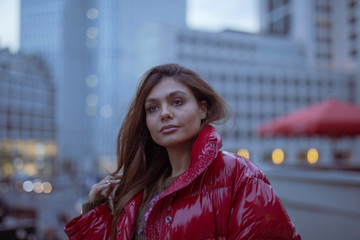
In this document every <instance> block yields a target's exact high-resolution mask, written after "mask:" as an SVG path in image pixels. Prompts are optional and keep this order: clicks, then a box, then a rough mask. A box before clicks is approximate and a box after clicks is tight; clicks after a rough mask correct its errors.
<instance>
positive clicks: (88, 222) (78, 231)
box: [64, 204, 111, 240]
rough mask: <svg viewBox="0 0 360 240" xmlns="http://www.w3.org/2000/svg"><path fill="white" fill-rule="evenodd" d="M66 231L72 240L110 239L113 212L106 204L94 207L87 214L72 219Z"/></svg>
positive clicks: (66, 226)
mask: <svg viewBox="0 0 360 240" xmlns="http://www.w3.org/2000/svg"><path fill="white" fill-rule="evenodd" d="M64 231H65V233H66V235H67V236H68V237H69V239H70V240H79V239H94V240H95V239H96V240H101V239H109V238H110V234H111V214H110V212H109V208H108V206H107V205H106V204H102V205H99V206H97V207H96V208H94V209H92V210H91V211H89V212H88V213H86V214H85V215H80V216H78V217H75V218H74V219H72V220H71V221H70V222H69V223H67V224H66V225H65V228H64Z"/></svg>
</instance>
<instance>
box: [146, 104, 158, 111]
mask: <svg viewBox="0 0 360 240" xmlns="http://www.w3.org/2000/svg"><path fill="white" fill-rule="evenodd" d="M157 109H158V107H157V106H155V105H152V106H149V107H147V108H146V111H147V112H148V113H152V112H155V111H156V110H157Z"/></svg>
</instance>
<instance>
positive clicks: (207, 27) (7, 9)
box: [0, 0, 259, 52]
mask: <svg viewBox="0 0 360 240" xmlns="http://www.w3.org/2000/svg"><path fill="white" fill-rule="evenodd" d="M49 1H51V0H49ZM186 1H187V16H186V22H187V24H188V26H189V27H190V28H192V29H197V30H203V31H221V30H223V29H231V30H239V31H244V32H252V33H254V32H257V31H258V30H259V21H258V12H259V10H258V1H259V0H186ZM19 7H20V0H0V47H9V48H10V49H11V51H13V52H16V51H17V50H18V48H19V37H20V32H19V25H20V20H19Z"/></svg>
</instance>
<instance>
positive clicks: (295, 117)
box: [258, 99, 360, 137]
mask: <svg viewBox="0 0 360 240" xmlns="http://www.w3.org/2000/svg"><path fill="white" fill-rule="evenodd" d="M258 134H259V135H260V136H262V137H264V136H268V135H269V136H301V135H307V136H312V135H322V136H324V135H325V136H332V137H340V136H355V135H359V134H360V107H359V106H356V105H355V104H352V103H347V102H343V101H340V100H336V99H329V100H325V101H322V102H319V103H316V104H314V105H309V106H308V107H305V108H303V109H300V110H297V111H294V112H291V113H288V114H286V115H283V116H280V117H278V118H275V119H273V120H271V121H269V122H266V123H264V124H262V125H261V126H260V127H259V128H258Z"/></svg>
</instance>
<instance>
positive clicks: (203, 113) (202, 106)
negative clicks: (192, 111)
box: [200, 100, 207, 120]
mask: <svg viewBox="0 0 360 240" xmlns="http://www.w3.org/2000/svg"><path fill="white" fill-rule="evenodd" d="M200 116H201V120H203V119H205V118H206V117H207V102H206V101H205V100H204V101H201V103H200Z"/></svg>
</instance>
